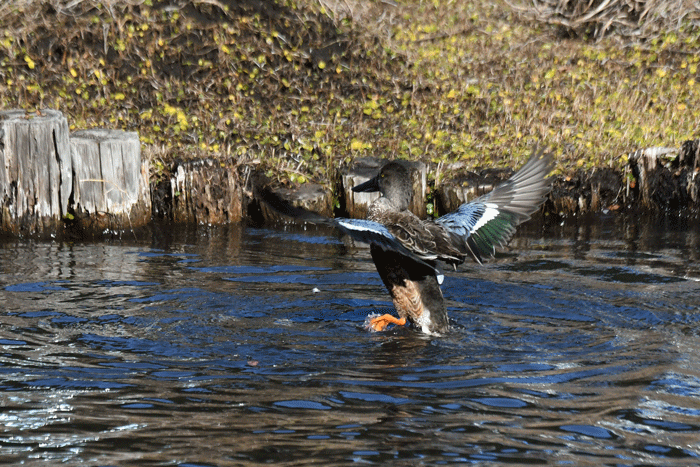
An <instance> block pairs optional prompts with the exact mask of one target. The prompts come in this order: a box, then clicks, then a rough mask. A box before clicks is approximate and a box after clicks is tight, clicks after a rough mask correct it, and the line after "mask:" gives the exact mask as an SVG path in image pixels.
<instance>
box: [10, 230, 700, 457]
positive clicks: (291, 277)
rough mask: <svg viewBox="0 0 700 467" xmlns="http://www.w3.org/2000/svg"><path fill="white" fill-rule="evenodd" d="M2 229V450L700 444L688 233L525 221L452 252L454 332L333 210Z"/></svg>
mask: <svg viewBox="0 0 700 467" xmlns="http://www.w3.org/2000/svg"><path fill="white" fill-rule="evenodd" d="M171 229H172V228H171V227H163V228H159V229H156V233H155V234H153V236H152V238H148V239H144V240H139V241H136V240H128V238H127V236H125V240H123V241H120V242H103V243H36V242H29V241H27V242H12V243H7V242H6V243H3V244H0V307H1V314H0V404H1V406H2V408H1V409H0V459H1V460H2V462H6V463H8V464H15V465H19V464H20V463H24V464H25V465H57V464H59V463H62V464H63V465H91V466H92V465H136V464H138V465H247V464H257V463H270V462H276V463H277V464H279V465H324V466H325V465H347V464H351V463H366V464H388V463H392V464H397V465H435V464H468V463H500V464H508V463H512V464H524V463H534V464H541V463H548V464H552V465H559V464H562V465H577V466H584V465H689V464H696V463H698V462H700V459H699V457H700V328H699V326H698V324H699V321H700V309H699V308H700V282H699V281H700V259H699V258H700V234H699V233H698V229H697V228H695V227H692V228H691V227H688V226H685V227H683V226H681V227H678V226H675V227H674V226H673V225H653V226H644V227H639V226H636V225H634V224H633V223H631V222H629V221H627V222H625V221H622V220H619V219H616V218H601V219H597V220H596V222H593V223H580V225H575V223H573V222H571V221H570V222H569V223H568V224H567V225H564V226H552V227H550V228H548V229H547V230H546V231H545V232H544V233H543V232H542V231H539V230H536V229H535V228H534V227H532V226H530V227H529V228H526V229H525V230H524V231H523V232H522V233H520V234H519V236H518V237H517V238H516V239H515V241H514V242H513V244H512V246H511V248H510V250H509V251H508V252H506V253H504V254H502V255H500V256H499V258H498V259H497V260H496V261H495V262H492V263H490V264H487V265H484V266H477V265H475V264H465V265H462V266H461V267H460V268H459V271H457V272H451V271H447V275H446V279H445V282H444V284H443V290H444V293H445V297H446V299H447V300H448V306H449V312H450V321H451V331H450V332H449V333H448V334H447V335H444V336H442V337H426V336H424V335H421V334H420V333H418V332H416V331H414V330H412V329H410V328H409V329H407V328H402V329H393V330H390V331H387V332H383V333H371V332H368V331H366V330H365V329H364V328H363V327H362V324H363V321H364V320H365V317H366V316H367V315H368V314H370V313H376V312H384V311H385V310H387V309H391V306H392V305H391V302H390V300H389V297H388V295H387V293H386V291H385V290H384V287H383V285H382V283H381V281H380V279H379V277H378V276H377V274H376V272H375V270H374V266H373V264H372V263H371V260H370V259H369V253H368V250H367V249H366V248H364V247H362V246H353V245H345V244H343V242H342V241H340V240H339V239H338V237H337V236H336V235H335V234H334V233H333V232H332V231H328V230H317V229H315V228H314V229H309V230H304V229H301V228H287V229H283V228H281V227H269V228H252V227H239V226H229V227H226V228H216V229H214V228H200V229H198V230H195V231H172V232H168V230H171Z"/></svg>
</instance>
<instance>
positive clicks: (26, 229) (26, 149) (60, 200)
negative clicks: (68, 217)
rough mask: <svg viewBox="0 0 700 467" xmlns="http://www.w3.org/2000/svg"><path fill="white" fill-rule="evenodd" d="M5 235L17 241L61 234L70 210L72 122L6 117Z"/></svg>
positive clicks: (0, 176) (45, 114) (1, 176)
mask: <svg viewBox="0 0 700 467" xmlns="http://www.w3.org/2000/svg"><path fill="white" fill-rule="evenodd" d="M0 159H2V166H1V167H0V197H1V198H2V199H1V200H0V203H1V209H0V229H1V230H2V233H5V234H10V235H14V236H19V235H31V236H33V235H39V236H48V235H52V234H55V233H57V232H59V231H60V229H61V228H62V223H63V220H62V219H63V216H64V214H66V213H67V210H68V200H69V197H70V186H71V183H70V182H71V152H70V144H69V136H68V121H67V120H66V118H65V117H64V116H63V114H62V113H61V112H59V111H56V110H41V111H39V112H32V113H27V112H25V111H24V110H5V111H0Z"/></svg>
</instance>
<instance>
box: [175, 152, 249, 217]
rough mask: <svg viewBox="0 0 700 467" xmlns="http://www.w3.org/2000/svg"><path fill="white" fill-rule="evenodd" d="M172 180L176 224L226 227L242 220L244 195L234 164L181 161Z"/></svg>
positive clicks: (210, 160) (207, 160)
mask: <svg viewBox="0 0 700 467" xmlns="http://www.w3.org/2000/svg"><path fill="white" fill-rule="evenodd" d="M173 174H174V175H173V176H172V177H171V179H170V186H171V190H172V210H171V211H170V212H171V216H172V219H171V220H173V221H174V222H178V223H198V224H224V223H227V222H237V221H240V220H241V218H242V212H243V208H242V193H241V187H240V184H239V181H238V175H237V172H236V170H235V167H234V164H233V162H232V161H227V162H222V161H219V160H212V159H204V160H196V161H186V162H179V163H177V164H176V165H175V167H174V169H173Z"/></svg>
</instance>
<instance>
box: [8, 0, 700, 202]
mask: <svg viewBox="0 0 700 467" xmlns="http://www.w3.org/2000/svg"><path fill="white" fill-rule="evenodd" d="M606 4H607V5H610V4H611V3H610V2H607V3H606ZM612 4H615V2H612ZM679 5H680V4H679ZM666 10H667V11H676V10H675V9H673V8H667V9H666ZM679 11H680V10H679ZM622 13H624V11H623V12H622ZM632 13H634V12H632ZM601 14H602V13H601ZM665 18H666V20H665V22H664V21H660V20H659V18H658V17H654V16H653V15H652V14H651V13H650V14H648V15H647V16H645V17H644V18H641V17H640V18H637V21H638V23H637V26H636V27H633V26H634V24H632V26H630V25H629V24H628V26H627V27H622V26H620V25H621V24H622V23H620V21H611V22H610V23H609V24H610V25H611V27H610V28H608V29H606V30H605V31H603V30H602V29H601V28H600V24H602V23H596V22H595V21H592V20H591V21H589V23H585V22H578V23H576V24H578V26H577V27H573V22H572V21H573V20H572V18H569V20H568V21H569V23H568V26H567V25H566V24H564V23H562V22H561V21H559V22H557V19H556V18H552V17H551V16H550V17H546V16H543V15H538V14H535V12H534V11H532V10H528V9H525V10H523V9H522V5H520V6H519V5H517V4H515V5H513V4H506V3H502V2H500V1H498V0H497V1H487V0H478V1H474V2H468V3H464V2H459V4H456V2H444V3H441V2H431V3H430V4H426V3H425V2H412V1H411V2H405V3H402V4H401V5H398V4H395V3H393V2H390V1H378V2H362V3H360V2H352V1H348V2H341V3H335V2H326V1H324V2H316V1H312V0H298V1H273V0H264V1H255V2H234V1H206V2H204V1H197V0H183V1H181V2H177V3H175V2H153V1H150V0H146V1H141V0H139V1H136V0H112V1H108V2H99V3H98V2H96V1H94V0H83V1H79V2H64V1H61V0H24V1H19V2H13V3H6V4H3V5H2V6H0V21H2V23H3V24H5V26H6V29H5V34H4V36H3V37H2V38H0V74H1V78H0V108H4V109H10V108H21V109H25V110H30V111H31V110H36V109H40V108H55V109H57V110H60V111H61V112H63V113H64V114H66V115H67V117H68V120H69V122H70V125H71V129H72V130H78V129H89V128H94V127H105V128H110V129H122V130H126V131H137V132H138V134H139V137H140V140H141V143H142V147H143V149H142V152H143V155H144V157H145V158H146V159H147V160H148V161H149V162H150V167H151V172H150V180H151V185H152V186H161V185H162V184H166V185H167V184H168V183H169V180H171V179H173V178H174V177H175V176H176V175H177V174H176V173H175V172H174V170H176V169H177V167H179V166H180V165H181V164H183V163H184V164H186V163H193V164H198V163H200V162H196V161H213V162H212V164H213V165H217V164H218V165H222V164H223V165H227V164H228V165H229V166H230V167H232V168H233V169H234V170H233V172H234V173H235V174H236V176H237V177H241V178H240V180H239V181H240V182H242V183H244V182H246V180H247V177H248V174H250V173H251V171H255V172H258V173H262V174H264V175H265V176H266V177H268V179H269V180H271V182H272V183H274V184H275V185H276V186H278V187H280V188H281V189H285V190H289V191H291V192H294V191H295V190H299V189H302V190H304V188H303V187H304V186H305V185H307V184H315V185H319V186H320V187H321V189H322V190H325V191H326V192H330V193H332V194H335V193H337V191H336V189H335V186H336V182H335V177H336V174H337V173H338V170H339V168H341V167H343V166H344V165H345V164H349V163H351V162H352V161H354V160H357V159H360V158H363V157H367V156H372V157H380V158H385V157H386V158H401V159H408V160H413V161H419V162H422V163H424V164H425V166H426V177H427V182H426V184H427V187H429V191H430V193H428V200H427V201H428V202H430V201H431V199H430V198H431V197H432V196H433V195H432V193H437V192H438V190H439V188H440V186H441V185H442V184H444V183H445V182H447V181H450V180H459V179H462V178H464V177H467V176H468V173H469V172H470V171H471V172H473V171H475V170H476V169H477V168H479V167H482V168H496V169H505V168H515V167H518V166H520V165H521V164H522V163H523V162H524V160H525V159H526V157H527V155H528V154H529V153H530V151H531V149H532V147H533V146H536V145H540V146H542V145H544V146H547V147H549V148H550V150H551V151H552V152H553V153H554V154H555V155H556V158H557V166H556V169H555V175H557V177H558V180H559V181H558V182H557V185H556V186H555V191H554V193H555V195H556V194H558V195H557V196H558V197H559V198H561V199H563V200H564V201H562V202H561V203H558V204H556V203H555V205H554V206H553V207H552V210H553V211H554V212H562V213H567V212H568V213H575V212H577V211H581V210H583V211H591V210H593V211H595V210H605V209H607V210H609V209H613V208H614V209H619V208H620V207H621V206H626V205H630V204H635V203H637V202H638V201H640V200H643V201H645V202H647V201H650V200H652V199H656V198H659V199H658V200H657V201H660V202H657V203H656V204H657V205H659V206H660V208H661V209H662V210H687V209H688V206H689V202H690V201H693V202H694V199H695V198H694V197H696V196H695V195H693V194H692V193H694V191H693V190H694V189H695V188H693V187H692V183H693V181H694V175H693V173H694V172H693V171H694V170H696V169H697V166H693V165H692V163H691V165H690V166H689V167H688V169H687V171H686V172H683V173H680V172H679V170H680V168H681V167H683V165H682V164H681V162H680V159H677V158H678V157H679V155H680V154H681V147H682V145H683V143H684V142H685V141H689V140H694V139H696V138H697V133H696V124H695V123H696V122H697V121H698V115H696V114H697V112H698V110H697V109H700V92H699V91H700V88H698V84H697V80H698V79H697V72H698V70H697V67H698V63H699V62H700V53H699V51H700V35H699V33H698V28H697V27H696V26H695V24H696V23H695V22H694V21H695V20H696V19H697V11H696V10H692V9H691V10H687V9H686V10H685V12H684V13H683V14H680V13H679V16H678V21H675V22H674V21H671V13H669V15H667V16H666V17H665ZM599 19H602V18H599ZM589 20H590V18H589ZM604 23H605V24H607V20H606V21H605V22H604ZM630 24H631V23H630ZM603 32H605V34H603ZM656 147H670V148H674V149H675V152H673V153H670V154H665V155H663V156H662V157H659V158H655V159H654V164H658V166H659V167H663V168H664V169H665V170H667V171H668V172H669V173H670V175H669V176H670V177H671V180H672V182H673V185H672V189H671V190H670V191H668V190H666V191H668V193H666V191H663V190H662V191H658V190H657V191H654V190H652V191H651V192H645V191H641V192H640V194H641V196H640V197H634V196H633V195H634V193H635V187H639V186H640V183H641V180H640V179H638V177H640V176H643V173H642V172H639V171H635V170H634V168H635V167H639V165H638V164H637V165H636V166H635V165H634V164H635V162H634V161H630V159H629V157H630V155H631V154H635V153H636V152H637V151H640V150H646V149H648V148H656ZM644 173H646V172H644ZM664 173H666V172H664ZM664 176H666V175H664ZM675 187H679V190H680V191H679V190H676V189H675ZM306 190H308V188H307V189H306ZM161 191H162V189H161ZM603 191H605V192H610V193H611V194H609V195H605V194H603V193H602V192H603ZM613 192H614V193H615V194H614V195H613V194H612V193H613ZM688 193H690V194H688ZM669 196H670V197H669ZM664 197H666V199H661V198H664ZM608 200H609V202H608ZM154 201H155V200H154ZM332 203H333V204H337V203H335V202H334V201H332ZM433 204H434V205H435V203H433ZM647 204H648V205H649V206H647V207H651V204H650V203H647ZM154 206H155V204H154ZM616 207H617V208H616ZM691 209H692V206H691ZM681 214H685V213H681ZM691 214H692V213H691Z"/></svg>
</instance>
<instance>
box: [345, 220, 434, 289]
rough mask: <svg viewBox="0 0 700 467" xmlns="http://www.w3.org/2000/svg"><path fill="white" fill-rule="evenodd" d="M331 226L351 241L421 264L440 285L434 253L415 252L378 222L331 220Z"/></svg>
mask: <svg viewBox="0 0 700 467" xmlns="http://www.w3.org/2000/svg"><path fill="white" fill-rule="evenodd" d="M332 222H333V224H335V226H336V227H337V228H338V229H339V230H340V231H341V232H343V233H344V234H346V235H348V236H349V237H350V238H352V239H353V240H356V241H358V242H362V243H367V244H369V245H376V246H378V247H380V248H382V249H384V250H390V251H396V252H397V253H401V254H402V255H405V256H407V257H409V258H411V259H412V260H414V261H416V262H418V263H420V264H423V265H424V266H426V267H427V268H429V269H431V270H432V271H434V272H435V275H436V276H437V277H438V282H440V283H442V274H441V273H440V271H439V270H438V269H437V268H436V267H435V266H434V264H433V261H434V260H436V259H438V256H437V255H436V254H435V253H434V252H432V253H431V252H429V251H425V252H424V254H421V252H417V251H415V250H414V248H412V247H411V246H410V245H406V244H405V242H404V241H402V240H401V238H399V237H397V236H396V235H394V234H393V233H392V232H391V231H390V230H389V229H388V228H387V227H386V226H384V225H382V224H380V223H379V222H375V221H371V220H367V219H345V218H338V219H333V220H332Z"/></svg>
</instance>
